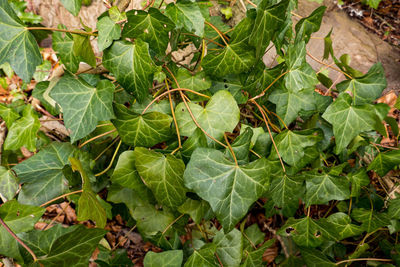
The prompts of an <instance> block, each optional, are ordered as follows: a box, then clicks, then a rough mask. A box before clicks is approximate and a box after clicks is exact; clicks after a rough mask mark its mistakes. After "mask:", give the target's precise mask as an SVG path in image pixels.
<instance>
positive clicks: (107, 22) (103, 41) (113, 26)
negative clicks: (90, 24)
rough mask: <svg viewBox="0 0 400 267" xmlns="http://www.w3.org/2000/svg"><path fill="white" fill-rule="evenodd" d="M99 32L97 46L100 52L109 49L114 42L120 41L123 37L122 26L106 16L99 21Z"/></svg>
mask: <svg viewBox="0 0 400 267" xmlns="http://www.w3.org/2000/svg"><path fill="white" fill-rule="evenodd" d="M97 30H98V32H99V36H98V39H97V45H98V47H99V50H100V51H103V50H104V49H106V48H108V47H109V46H110V45H111V44H112V42H113V40H118V39H119V38H120V37H121V26H119V25H118V24H117V23H115V22H114V21H113V20H112V19H110V17H108V16H104V17H102V18H101V19H99V20H98V21H97Z"/></svg>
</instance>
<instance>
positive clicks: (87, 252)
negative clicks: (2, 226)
mask: <svg viewBox="0 0 400 267" xmlns="http://www.w3.org/2000/svg"><path fill="white" fill-rule="evenodd" d="M106 232H107V231H105V230H103V229H88V228H86V227H84V226H83V225H79V226H78V227H76V228H75V229H74V230H73V231H71V232H68V233H66V234H64V235H62V236H60V237H59V238H58V239H57V240H56V241H54V243H53V245H52V246H51V249H50V252H49V253H48V254H47V255H46V256H44V257H41V258H39V263H41V264H43V265H44V266H86V265H87V264H89V259H90V256H91V255H92V253H93V251H94V250H95V248H96V247H97V245H98V243H99V241H100V239H102V238H103V236H104V235H105V234H106Z"/></svg>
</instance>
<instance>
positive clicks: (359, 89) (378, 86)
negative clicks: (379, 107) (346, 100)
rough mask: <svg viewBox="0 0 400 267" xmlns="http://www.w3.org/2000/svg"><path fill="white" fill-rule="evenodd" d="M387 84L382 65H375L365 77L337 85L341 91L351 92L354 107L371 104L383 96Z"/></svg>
mask: <svg viewBox="0 0 400 267" xmlns="http://www.w3.org/2000/svg"><path fill="white" fill-rule="evenodd" d="M386 86H387V82H386V77H385V72H384V69H383V67H382V64H381V63H376V64H374V65H373V66H372V67H371V68H370V69H369V71H368V73H367V74H365V75H364V76H361V77H358V78H353V79H351V80H346V81H343V82H341V83H339V84H337V85H336V88H337V89H338V90H339V91H340V92H343V91H347V92H350V93H351V95H352V96H353V97H352V98H353V104H354V105H363V104H370V103H371V102H372V101H374V100H376V99H377V98H378V97H380V96H381V95H382V92H383V90H384V89H385V88H386Z"/></svg>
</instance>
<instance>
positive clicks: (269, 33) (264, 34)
mask: <svg viewBox="0 0 400 267" xmlns="http://www.w3.org/2000/svg"><path fill="white" fill-rule="evenodd" d="M289 2H290V1H289V0H282V1H280V2H278V3H275V1H270V0H263V1H261V3H260V4H259V5H258V7H257V16H256V20H255V22H254V28H253V30H252V31H251V34H250V36H249V43H250V45H252V46H254V47H256V51H257V52H256V57H257V58H259V57H260V56H262V54H261V53H264V51H265V49H266V48H267V47H268V45H269V43H270V41H271V40H272V38H273V37H274V35H275V33H276V32H277V31H278V30H279V28H280V27H281V25H282V24H283V22H284V21H285V20H286V14H287V13H286V11H287V9H288V6H289Z"/></svg>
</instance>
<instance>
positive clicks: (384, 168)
mask: <svg viewBox="0 0 400 267" xmlns="http://www.w3.org/2000/svg"><path fill="white" fill-rule="evenodd" d="M399 164H400V151H399V150H392V151H388V152H385V153H379V154H378V155H377V156H376V157H375V158H374V160H373V161H372V162H371V164H370V165H369V166H368V171H370V170H374V171H375V172H376V173H377V174H379V176H381V177H383V176H385V175H386V174H387V173H388V172H389V171H390V170H392V169H393V168H394V167H396V166H397V165H399Z"/></svg>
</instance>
